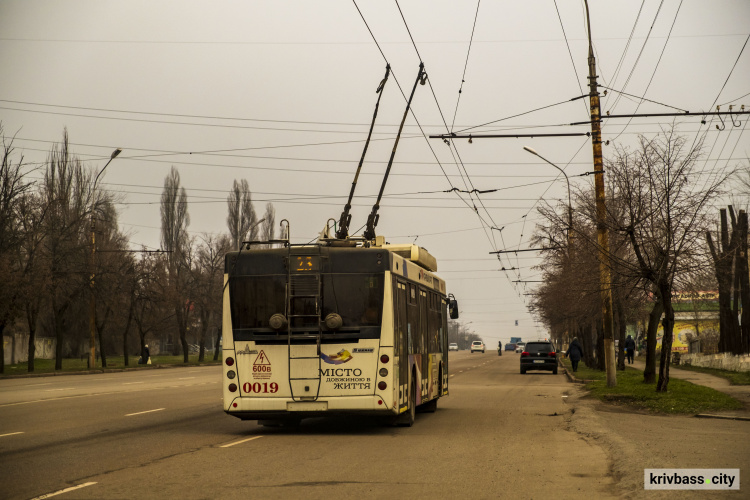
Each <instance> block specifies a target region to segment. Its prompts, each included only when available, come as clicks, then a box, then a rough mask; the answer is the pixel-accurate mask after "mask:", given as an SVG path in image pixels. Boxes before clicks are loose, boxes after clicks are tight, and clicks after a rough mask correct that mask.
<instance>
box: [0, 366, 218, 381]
mask: <svg viewBox="0 0 750 500" xmlns="http://www.w3.org/2000/svg"><path fill="white" fill-rule="evenodd" d="M219 365H221V361H215V362H211V363H198V364H187V365H186V364H175V365H146V366H138V367H135V366H134V367H131V368H98V369H96V370H82V371H75V372H63V371H60V372H49V373H18V374H13V375H9V374H3V375H0V380H5V379H12V378H37V377H59V376H61V375H97V374H102V373H121V372H134V371H138V370H159V369H163V368H191V367H192V368H194V367H196V366H219Z"/></svg>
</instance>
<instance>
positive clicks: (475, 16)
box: [450, 0, 482, 132]
mask: <svg viewBox="0 0 750 500" xmlns="http://www.w3.org/2000/svg"><path fill="white" fill-rule="evenodd" d="M481 1H482V0H477V10H476V12H475V13H474V25H473V26H472V27H471V37H469V48H468V49H467V50H466V61H465V62H464V72H463V74H462V75H461V85H460V86H459V88H458V97H457V98H456V109H455V110H454V111H453V121H452V122H451V129H450V131H451V132H453V127H454V126H455V124H456V116H457V115H458V105H459V103H460V102H461V93H462V92H463V90H464V83H465V82H466V69H467V68H468V67H469V55H470V54H471V44H472V42H474V30H475V29H476V27H477V18H478V17H479V4H480V3H481Z"/></svg>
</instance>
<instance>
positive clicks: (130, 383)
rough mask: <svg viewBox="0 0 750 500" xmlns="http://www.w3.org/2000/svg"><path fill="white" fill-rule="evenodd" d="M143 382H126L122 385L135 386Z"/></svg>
mask: <svg viewBox="0 0 750 500" xmlns="http://www.w3.org/2000/svg"><path fill="white" fill-rule="evenodd" d="M142 383H143V382H125V383H124V384H122V385H133V384H142Z"/></svg>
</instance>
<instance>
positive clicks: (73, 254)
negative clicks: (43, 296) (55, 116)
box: [42, 130, 91, 370]
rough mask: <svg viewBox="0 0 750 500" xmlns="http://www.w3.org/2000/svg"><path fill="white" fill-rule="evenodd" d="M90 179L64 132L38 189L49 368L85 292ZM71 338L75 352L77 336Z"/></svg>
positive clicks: (59, 364) (76, 316) (76, 317)
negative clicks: (51, 341)
mask: <svg viewBox="0 0 750 500" xmlns="http://www.w3.org/2000/svg"><path fill="white" fill-rule="evenodd" d="M90 184H91V178H90V175H89V174H88V173H87V171H86V170H85V169H84V166H83V164H82V162H81V161H80V159H79V158H78V157H76V156H75V155H73V154H72V152H71V151H70V148H69V145H68V132H67V130H65V131H64V132H63V140H62V142H61V143H59V144H55V145H54V146H53V148H52V150H51V151H50V153H49V156H48V159H47V165H46V170H45V173H44V180H43V185H42V203H43V204H44V205H46V206H47V207H48V208H47V215H46V217H45V219H44V232H45V239H44V244H43V250H44V252H43V258H44V259H43V262H44V263H45V266H46V272H47V273H48V274H49V279H48V283H49V288H48V298H49V304H50V313H51V315H52V322H51V326H52V330H53V332H54V335H55V339H56V347H55V369H56V370H60V369H62V360H63V356H64V342H65V340H66V337H67V333H68V332H69V331H74V332H80V331H82V330H81V329H75V330H74V329H72V328H71V322H73V321H76V320H80V315H79V314H74V313H73V312H72V311H73V309H75V304H76V302H77V301H80V300H81V299H82V298H83V297H84V295H85V293H86V291H87V290H88V289H89V286H88V285H89V282H88V273H87V272H86V270H87V268H88V265H87V263H88V253H87V252H86V249H87V248H88V241H87V235H88V232H87V229H88V227H87V225H86V223H85V222H86V216H87V215H88V210H89V206H90V199H89V196H90V194H91V193H90V191H89V186H90ZM68 340H75V341H77V342H78V345H79V348H80V344H81V342H83V336H82V335H79V336H78V337H77V338H76V339H68Z"/></svg>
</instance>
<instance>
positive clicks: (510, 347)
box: [505, 344, 516, 351]
mask: <svg viewBox="0 0 750 500" xmlns="http://www.w3.org/2000/svg"><path fill="white" fill-rule="evenodd" d="M505 350H506V351H515V350H516V344H505Z"/></svg>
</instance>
